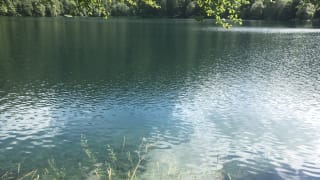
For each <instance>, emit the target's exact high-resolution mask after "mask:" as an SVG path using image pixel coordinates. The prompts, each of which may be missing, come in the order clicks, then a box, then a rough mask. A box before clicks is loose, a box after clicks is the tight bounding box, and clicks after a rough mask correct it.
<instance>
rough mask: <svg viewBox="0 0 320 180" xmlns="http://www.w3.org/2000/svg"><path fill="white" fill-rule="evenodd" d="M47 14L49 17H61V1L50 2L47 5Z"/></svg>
mask: <svg viewBox="0 0 320 180" xmlns="http://www.w3.org/2000/svg"><path fill="white" fill-rule="evenodd" d="M46 14H47V15H48V16H53V17H55V16H59V15H60V14H61V4H60V1H59V0H49V2H48V3H47V4H46Z"/></svg>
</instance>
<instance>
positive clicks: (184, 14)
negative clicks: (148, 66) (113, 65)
mask: <svg viewBox="0 0 320 180" xmlns="http://www.w3.org/2000/svg"><path fill="white" fill-rule="evenodd" d="M0 15H4V16H40V17H41V16H49V17H52V16H63V15H66V16H68V15H70V16H95V17H108V16H155V17H177V18H188V17H195V18H204V17H206V16H213V17H214V18H215V19H217V20H218V22H219V21H220V23H223V21H224V18H226V19H231V20H234V21H239V20H240V18H242V19H270V20H291V19H301V20H309V19H315V18H320V0H0Z"/></svg>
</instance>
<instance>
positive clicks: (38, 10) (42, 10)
mask: <svg viewBox="0 0 320 180" xmlns="http://www.w3.org/2000/svg"><path fill="white" fill-rule="evenodd" d="M33 14H34V16H45V15H46V7H45V6H44V5H43V4H41V3H40V2H39V1H35V2H33Z"/></svg>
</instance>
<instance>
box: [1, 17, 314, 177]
mask: <svg viewBox="0 0 320 180" xmlns="http://www.w3.org/2000/svg"><path fill="white" fill-rule="evenodd" d="M319 47H320V30H319V29H316V28H314V27H309V26H308V27H303V26H298V27H295V26H294V25H283V24H282V25H279V24H259V23H256V24H255V23H252V22H251V23H246V25H245V26H244V27H234V28H233V29H230V30H226V29H222V28H218V27H214V25H213V23H212V22H205V23H198V22H195V21H193V20H163V19H162V20H161V19H111V20H108V21H105V20H101V19H91V18H76V19H64V18H6V17H1V18H0V173H1V174H2V173H4V172H6V171H8V170H12V169H15V168H16V165H17V163H19V162H20V163H22V166H23V167H25V168H26V171H27V170H30V169H33V168H41V167H45V166H47V160H48V159H50V158H53V159H55V161H56V163H57V165H59V167H66V169H67V176H68V177H69V178H75V179H78V178H79V176H78V174H77V173H78V171H77V168H78V163H79V162H81V163H83V164H86V163H87V162H88V160H87V158H86V156H85V154H84V152H83V150H82V148H81V145H80V136H81V134H84V135H85V136H86V137H87V139H88V142H89V145H90V148H91V149H92V150H93V152H94V153H95V155H96V156H97V157H98V158H100V157H103V156H104V155H105V149H106V145H107V144H110V145H112V146H114V147H117V146H119V145H120V146H121V143H122V140H123V137H126V142H127V143H128V148H131V149H133V150H134V149H135V148H136V147H137V144H139V143H140V141H141V138H142V137H145V138H146V139H147V140H148V141H149V142H150V143H152V144H153V148H152V150H151V151H150V157H149V158H148V162H146V163H144V164H143V166H144V171H143V172H142V174H141V178H145V179H151V177H152V178H154V179H159V177H160V175H159V174H157V173H159V172H162V171H163V172H166V173H167V175H168V174H169V176H170V179H174V178H176V176H175V174H176V172H177V171H179V172H182V177H184V179H187V178H191V177H192V178H193V177H196V178H197V179H209V178H215V177H216V175H215V172H217V171H219V172H222V173H223V174H230V175H231V177H232V179H320V131H319V129H320V121H319V118H320V50H319ZM155 163H156V164H160V168H158V171H157V172H156V174H155V172H154V166H155ZM159 169H160V170H159ZM170 173H172V175H171V174H170ZM190 174H192V175H190Z"/></svg>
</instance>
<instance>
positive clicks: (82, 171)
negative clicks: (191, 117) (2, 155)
mask: <svg viewBox="0 0 320 180" xmlns="http://www.w3.org/2000/svg"><path fill="white" fill-rule="evenodd" d="M80 141H81V148H82V150H83V151H84V153H85V154H86V158H87V159H88V161H89V166H90V167H84V166H83V165H82V164H81V163H79V164H78V172H76V173H77V174H78V176H77V178H76V179H89V180H138V179H141V178H140V177H141V176H139V175H141V174H143V172H144V171H145V169H144V167H143V166H142V164H143V163H147V162H148V160H149V159H148V155H149V154H148V153H149V149H150V147H152V144H149V143H147V140H146V139H145V138H142V140H141V143H140V144H139V145H138V147H137V149H136V150H135V151H133V152H132V151H128V150H127V149H126V138H125V137H124V138H123V142H122V145H121V148H118V151H115V150H114V149H113V148H112V147H111V146H110V145H106V147H105V158H104V159H101V158H100V159H98V158H97V157H96V156H95V154H94V153H93V152H92V150H91V149H90V146H89V144H88V140H87V138H86V136H84V135H81V138H80ZM217 161H218V158H217ZM149 163H150V162H149ZM151 163H152V162H151ZM160 166H161V165H160V164H159V162H157V163H154V164H153V166H152V170H151V171H152V172H153V173H151V174H149V176H150V177H149V176H148V179H181V180H182V179H185V178H186V177H188V179H199V177H197V175H196V174H198V172H193V171H192V170H179V169H178V168H177V167H169V168H164V167H160ZM21 169H23V167H22V164H20V163H18V164H17V169H16V171H8V172H5V173H4V174H2V175H1V174H0V180H42V179H43V180H67V179H69V177H68V176H67V175H68V174H67V171H66V168H60V167H58V166H57V164H56V162H55V160H54V159H48V166H47V167H45V168H43V169H33V170H31V171H29V172H24V173H21ZM203 176H208V177H214V179H217V180H222V179H229V180H231V179H232V178H231V176H230V174H227V175H225V176H223V175H222V173H220V172H219V170H218V169H217V170H216V171H215V172H206V173H204V174H203ZM200 179H201V178H200Z"/></svg>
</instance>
